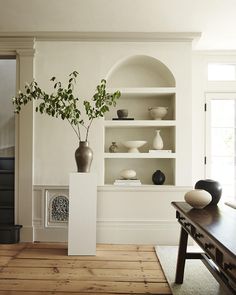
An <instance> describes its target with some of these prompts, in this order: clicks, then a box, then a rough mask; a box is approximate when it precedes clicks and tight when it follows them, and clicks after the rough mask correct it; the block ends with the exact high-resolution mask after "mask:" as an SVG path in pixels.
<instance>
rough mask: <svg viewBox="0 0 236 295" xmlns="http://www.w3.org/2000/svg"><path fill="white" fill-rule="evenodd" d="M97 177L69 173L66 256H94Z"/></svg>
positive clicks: (88, 174) (90, 174)
mask: <svg viewBox="0 0 236 295" xmlns="http://www.w3.org/2000/svg"><path fill="white" fill-rule="evenodd" d="M96 220H97V175H96V174H94V173H71V174H70V182H69V224H68V255H96Z"/></svg>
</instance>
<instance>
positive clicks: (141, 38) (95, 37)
mask: <svg viewBox="0 0 236 295" xmlns="http://www.w3.org/2000/svg"><path fill="white" fill-rule="evenodd" d="M9 36H11V37H18V38H20V37H21V38H25V37H31V38H35V39H36V40H37V41H85V42H87V41H92V42H93V41H112V42H116V41H122V42H159V41H162V42H163V41H164V42H175V41H178V42H188V41H189V42H192V41H193V40H194V39H199V38H200V37H201V33H200V32H74V31H73V32H72V31H53V32H50V31H47V32H46V31H43V32H42V31H34V32H0V37H9Z"/></svg>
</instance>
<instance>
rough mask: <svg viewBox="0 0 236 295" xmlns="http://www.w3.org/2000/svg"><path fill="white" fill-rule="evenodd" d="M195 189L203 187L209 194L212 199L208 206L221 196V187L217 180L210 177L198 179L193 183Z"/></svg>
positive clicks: (214, 203)
mask: <svg viewBox="0 0 236 295" xmlns="http://www.w3.org/2000/svg"><path fill="white" fill-rule="evenodd" d="M195 189H204V190H205V191H207V192H208V193H210V194H211V196H212V200H211V202H210V203H209V205H208V206H210V205H216V204H217V203H218V202H219V200H220V198H221V194H222V187H221V185H220V183H219V182H218V181H215V180H212V179H204V180H199V181H198V182H196V184H195Z"/></svg>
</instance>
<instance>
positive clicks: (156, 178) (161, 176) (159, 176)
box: [152, 170, 166, 184]
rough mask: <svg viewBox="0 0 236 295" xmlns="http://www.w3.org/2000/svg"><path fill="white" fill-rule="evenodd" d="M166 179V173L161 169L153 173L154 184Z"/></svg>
mask: <svg viewBox="0 0 236 295" xmlns="http://www.w3.org/2000/svg"><path fill="white" fill-rule="evenodd" d="M165 180H166V177H165V174H164V173H163V172H161V170H157V171H156V172H154V173H153V175H152V182H153V183H154V184H163V183H164V182H165Z"/></svg>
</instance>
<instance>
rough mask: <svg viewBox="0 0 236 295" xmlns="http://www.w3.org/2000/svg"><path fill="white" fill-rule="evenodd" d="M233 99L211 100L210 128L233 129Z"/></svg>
mask: <svg viewBox="0 0 236 295" xmlns="http://www.w3.org/2000/svg"><path fill="white" fill-rule="evenodd" d="M234 107H235V101H234V99H213V100H212V101H211V126H212V127H217V126H224V127H234V121H235V118H234Z"/></svg>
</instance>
